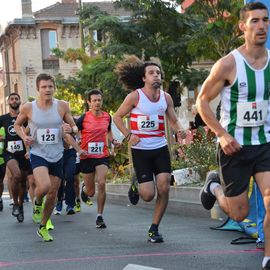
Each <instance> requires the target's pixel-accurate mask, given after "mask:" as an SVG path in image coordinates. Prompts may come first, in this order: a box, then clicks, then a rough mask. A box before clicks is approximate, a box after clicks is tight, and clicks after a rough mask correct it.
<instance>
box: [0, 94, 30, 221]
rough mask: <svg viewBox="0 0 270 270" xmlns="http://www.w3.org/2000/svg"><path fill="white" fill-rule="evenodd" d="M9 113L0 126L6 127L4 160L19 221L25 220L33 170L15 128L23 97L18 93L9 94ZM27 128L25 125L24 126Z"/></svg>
mask: <svg viewBox="0 0 270 270" xmlns="http://www.w3.org/2000/svg"><path fill="white" fill-rule="evenodd" d="M7 102H8V105H9V113H7V114H4V115H2V116H0V127H4V129H5V141H4V152H3V156H4V160H5V163H6V166H7V167H8V169H9V172H10V174H11V177H10V178H9V182H10V191H11V193H12V198H13V208H12V215H13V216H14V217H16V218H17V220H18V222H23V221H24V211H23V201H24V193H25V191H26V177H27V175H28V174H29V173H30V171H31V167H30V163H29V161H28V160H27V159H26V158H25V154H26V149H25V146H24V143H23V141H22V139H21V138H20V137H19V136H18V135H17V133H16V131H15V129H14V122H15V120H16V118H17V116H18V114H19V110H20V105H21V98H20V96H19V94H17V93H11V94H10V95H9V96H8V100H7ZM23 128H25V126H23Z"/></svg>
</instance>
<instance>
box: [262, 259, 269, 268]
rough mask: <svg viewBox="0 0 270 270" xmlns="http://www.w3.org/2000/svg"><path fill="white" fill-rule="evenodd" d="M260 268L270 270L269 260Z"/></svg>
mask: <svg viewBox="0 0 270 270" xmlns="http://www.w3.org/2000/svg"><path fill="white" fill-rule="evenodd" d="M262 270H270V260H269V261H268V262H267V264H266V265H265V267H263V268H262Z"/></svg>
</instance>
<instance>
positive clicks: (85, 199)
mask: <svg viewBox="0 0 270 270" xmlns="http://www.w3.org/2000/svg"><path fill="white" fill-rule="evenodd" d="M83 188H84V184H82V190H81V198H82V201H83V202H84V203H86V202H87V199H88V196H87V195H86V194H85V193H84V191H83Z"/></svg>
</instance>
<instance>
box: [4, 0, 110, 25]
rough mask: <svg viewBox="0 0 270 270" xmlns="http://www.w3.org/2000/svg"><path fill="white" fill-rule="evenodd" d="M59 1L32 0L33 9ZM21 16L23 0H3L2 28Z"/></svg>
mask: <svg viewBox="0 0 270 270" xmlns="http://www.w3.org/2000/svg"><path fill="white" fill-rule="evenodd" d="M97 1H102V0H82V2H97ZM103 1H104V0H103ZM107 1H108V0H107ZM2 2H4V3H2ZM57 2H61V0H32V10H33V12H35V11H37V10H40V9H42V8H45V7H48V6H50V5H53V4H55V3H57ZM77 2H78V1H77ZM21 17H22V8H21V0H1V8H0V24H1V27H2V29H4V28H5V27H6V25H7V23H8V22H10V21H12V20H13V19H15V18H21Z"/></svg>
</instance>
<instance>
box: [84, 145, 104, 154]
mask: <svg viewBox="0 0 270 270" xmlns="http://www.w3.org/2000/svg"><path fill="white" fill-rule="evenodd" d="M103 149H104V143H103V142H89V143H88V154H94V155H102V154H103Z"/></svg>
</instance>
